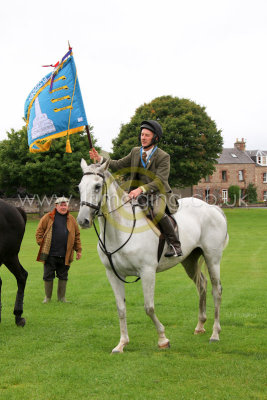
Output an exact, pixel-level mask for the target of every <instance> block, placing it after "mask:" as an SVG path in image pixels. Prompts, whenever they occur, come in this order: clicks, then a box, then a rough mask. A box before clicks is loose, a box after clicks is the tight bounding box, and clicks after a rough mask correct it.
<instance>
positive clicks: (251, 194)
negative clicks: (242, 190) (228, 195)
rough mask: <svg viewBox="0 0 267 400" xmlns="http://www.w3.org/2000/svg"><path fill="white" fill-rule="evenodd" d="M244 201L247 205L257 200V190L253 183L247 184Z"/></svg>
mask: <svg viewBox="0 0 267 400" xmlns="http://www.w3.org/2000/svg"><path fill="white" fill-rule="evenodd" d="M246 200H247V202H248V203H250V204H251V203H256V202H257V200H258V196H257V188H256V186H254V185H253V183H249V184H248V187H247V188H246Z"/></svg>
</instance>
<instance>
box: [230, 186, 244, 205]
mask: <svg viewBox="0 0 267 400" xmlns="http://www.w3.org/2000/svg"><path fill="white" fill-rule="evenodd" d="M240 195H241V190H240V187H239V186H237V185H232V186H230V187H229V189H228V196H229V198H230V201H231V203H232V205H233V206H238V205H239V199H240Z"/></svg>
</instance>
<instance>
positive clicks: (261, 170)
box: [192, 139, 267, 204]
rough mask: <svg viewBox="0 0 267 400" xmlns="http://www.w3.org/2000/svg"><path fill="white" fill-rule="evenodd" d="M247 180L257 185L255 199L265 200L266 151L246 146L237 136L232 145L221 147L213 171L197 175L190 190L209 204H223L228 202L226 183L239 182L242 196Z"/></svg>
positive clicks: (266, 192)
mask: <svg viewBox="0 0 267 400" xmlns="http://www.w3.org/2000/svg"><path fill="white" fill-rule="evenodd" d="M250 183H252V184H253V185H254V186H255V187H256V189H257V196H258V201H267V151H262V150H246V143H245V141H244V139H242V140H241V141H239V140H238V139H237V140H236V142H235V143H234V147H233V148H226V149H223V151H222V154H221V155H220V157H219V158H218V164H217V166H216V170H215V172H214V173H213V175H212V176H207V177H206V178H203V179H201V180H200V182H199V183H198V185H194V186H193V190H192V192H193V196H195V197H199V198H201V199H203V200H206V201H208V202H211V203H213V204H214V203H217V204H223V203H227V202H229V197H228V189H229V187H230V186H232V185H235V186H239V187H240V190H241V198H244V194H245V189H246V188H247V187H248V185H249V184H250ZM244 201H245V199H244Z"/></svg>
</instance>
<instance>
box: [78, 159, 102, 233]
mask: <svg viewBox="0 0 267 400" xmlns="http://www.w3.org/2000/svg"><path fill="white" fill-rule="evenodd" d="M108 164H109V160H108V161H106V162H105V163H104V164H102V165H100V164H91V165H87V163H86V161H85V160H84V159H82V160H81V168H82V170H83V177H82V180H81V182H80V184H79V190H80V200H81V203H80V210H79V214H78V217H77V222H78V224H79V225H80V226H81V227H82V228H90V226H91V225H92V223H93V220H94V217H95V215H96V214H97V212H98V211H99V209H100V206H101V200H102V196H103V186H104V182H105V177H104V173H105V170H106V169H107V168H108Z"/></svg>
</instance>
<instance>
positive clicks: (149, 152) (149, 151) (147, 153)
mask: <svg viewBox="0 0 267 400" xmlns="http://www.w3.org/2000/svg"><path fill="white" fill-rule="evenodd" d="M154 147H155V146H153V147H151V149H149V150H146V149H144V147H143V151H145V152H146V156H147V158H148V157H149V156H150V154H151V153H152V151H153V149H154Z"/></svg>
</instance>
